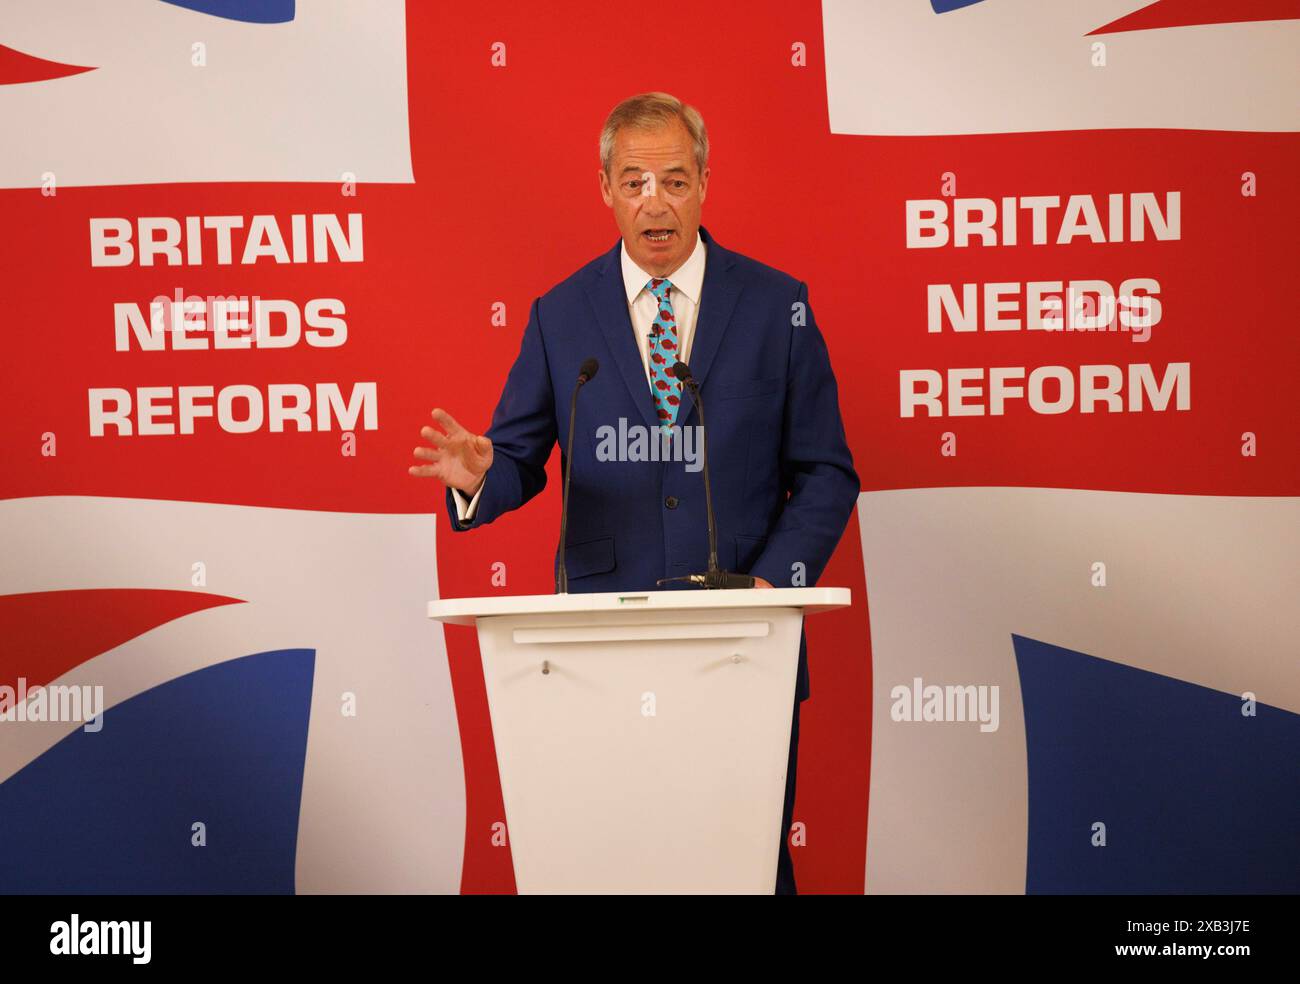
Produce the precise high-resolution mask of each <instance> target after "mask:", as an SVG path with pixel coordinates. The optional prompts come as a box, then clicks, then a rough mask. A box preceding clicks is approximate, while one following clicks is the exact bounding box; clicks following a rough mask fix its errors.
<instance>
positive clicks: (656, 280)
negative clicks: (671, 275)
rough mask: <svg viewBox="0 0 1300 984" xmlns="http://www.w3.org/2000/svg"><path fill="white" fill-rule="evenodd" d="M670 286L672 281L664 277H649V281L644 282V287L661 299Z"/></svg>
mask: <svg viewBox="0 0 1300 984" xmlns="http://www.w3.org/2000/svg"><path fill="white" fill-rule="evenodd" d="M672 286H673V282H672V281H671V280H669V279H667V278H666V277H651V278H650V282H649V283H648V284H646V289H647V290H649V291H650V293H652V294H654V296H655V297H657V298H659V299H660V300H661V301H662V300H663V299H664V298H665V297H666V296H667V294H668V291H669V290H670V289H672Z"/></svg>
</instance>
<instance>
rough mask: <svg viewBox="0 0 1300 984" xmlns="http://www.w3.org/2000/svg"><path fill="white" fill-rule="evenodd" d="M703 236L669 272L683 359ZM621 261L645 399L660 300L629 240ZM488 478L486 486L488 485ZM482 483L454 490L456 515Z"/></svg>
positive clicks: (466, 509)
mask: <svg viewBox="0 0 1300 984" xmlns="http://www.w3.org/2000/svg"><path fill="white" fill-rule="evenodd" d="M705 252H706V250H705V246H704V239H703V237H702V236H700V234H699V232H696V233H695V249H693V250H692V251H691V255H690V256H688V257H687V258H686V262H685V263H683V264H682V265H681V266H679V267H678V268H677V269H676V270H674V271H673V272H672V273H670V274H668V279H669V280H671V281H672V284H673V287H672V290H671V291H669V292H668V299H669V300H670V301H671V302H672V306H673V320H674V321H675V322H676V324H677V347H678V351H679V352H681V354H682V361H683V362H690V360H691V342H693V341H694V340H695V321H696V317H697V316H698V314H699V310H700V294H701V293H702V292H703V290H704V261H705ZM620 253H621V262H622V267H623V289H624V291H625V292H626V294H627V312H628V316H629V317H630V318H631V319H632V331H633V333H634V334H635V335H636V347H637V349H638V351H640V353H641V365H642V366H643V367H644V368H645V380H646V392H645V398H646V399H647V400H649V399H651V397H652V394H651V392H650V335H651V333H652V332H653V330H654V320H655V315H657V314H658V313H659V302H658V301H657V300H655V296H654V295H653V294H652V293H650V291H649V290H647V289H646V284H647V283H649V282H650V280H651V278H652V277H653V274H649V273H646V272H645V271H644V270H642V269H641V268H640V267H639V266H637V265H636V263H635V262H633V260H632V257H631V256H629V255H628V252H627V243H623V244H622V247H621V250H620ZM486 484H487V482H486V481H485V482H484V483H483V485H486ZM483 485H480V486H479V489H478V491H477V492H475V493H474V498H473V499H466V498H465V493H463V492H461V491H460V489H452V490H451V492H452V499H453V500H454V501H455V503H456V518H457V519H458V520H459V521H460V522H462V523H466V522H469V521H470V520H471V519H473V518H474V513H475V511H476V510H477V509H478V500H479V496H481V495H482V494H483Z"/></svg>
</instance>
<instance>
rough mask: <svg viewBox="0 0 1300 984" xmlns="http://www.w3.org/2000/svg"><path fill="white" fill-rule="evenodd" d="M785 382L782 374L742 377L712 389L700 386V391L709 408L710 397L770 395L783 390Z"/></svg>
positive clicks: (717, 398)
mask: <svg viewBox="0 0 1300 984" xmlns="http://www.w3.org/2000/svg"><path fill="white" fill-rule="evenodd" d="M783 382H784V380H783V379H782V378H781V377H780V376H774V377H773V378H771V379H742V380H739V381H738V382H729V383H721V384H719V385H718V386H715V387H713V388H712V389H709V388H708V386H707V385H706V386H703V387H701V388H700V392H701V393H703V394H704V401H705V407H706V408H707V406H708V401H709V398H710V397H712V398H713V399H715V400H743V399H745V398H747V397H751V396H770V395H771V394H773V393H779V392H780V391H781V385H782V383H783Z"/></svg>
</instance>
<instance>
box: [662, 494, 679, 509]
mask: <svg viewBox="0 0 1300 984" xmlns="http://www.w3.org/2000/svg"><path fill="white" fill-rule="evenodd" d="M664 505H665V506H667V507H668V508H669V509H676V508H677V496H675V495H670V496H669V497H668V498H667V499H665V500H664Z"/></svg>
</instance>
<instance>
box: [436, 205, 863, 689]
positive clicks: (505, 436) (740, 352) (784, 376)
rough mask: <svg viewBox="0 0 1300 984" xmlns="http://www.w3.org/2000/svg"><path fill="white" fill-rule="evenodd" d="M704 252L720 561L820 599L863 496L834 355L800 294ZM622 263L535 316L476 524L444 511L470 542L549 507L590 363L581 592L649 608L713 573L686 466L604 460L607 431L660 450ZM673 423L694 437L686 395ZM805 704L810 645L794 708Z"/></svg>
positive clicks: (580, 517) (576, 453) (570, 558)
mask: <svg viewBox="0 0 1300 984" xmlns="http://www.w3.org/2000/svg"><path fill="white" fill-rule="evenodd" d="M700 235H701V236H702V237H703V239H704V241H705V243H706V244H707V246H708V251H707V254H706V256H707V259H706V262H705V271H704V287H703V290H702V292H701V298H700V309H699V312H698V315H697V319H696V325H695V335H694V340H693V341H692V343H691V358H690V366H691V371H692V372H693V373H694V375H695V378H696V379H697V380H698V381H699V383H700V392H701V395H702V398H703V400H704V410H705V420H706V423H707V425H708V441H709V478H710V482H711V484H712V488H713V504H714V511H715V513H716V515H717V523H718V560H719V563H720V564H721V565H722V566H723V567H725V568H728V569H730V570H733V571H738V572H742V573H749V574H754V575H756V576H758V577H762V578H765V579H766V580H768V581H770V582H771V583H772V584H773V585H775V586H776V587H788V586H791V585H792V584H794V585H801V584H802V585H807V586H812V585H814V584H816V583H817V579H818V578H819V577H820V576H821V573H822V569H823V568H824V567H825V566H826V563H827V561H828V560H829V559H830V556H831V553H832V551H834V549H835V545H836V544H837V543H838V542H839V539H840V535H841V534H842V533H843V532H844V528H845V526H846V524H847V523H848V520H849V515H850V513H851V512H852V509H853V505H854V503H855V502H856V501H857V495H858V491H859V485H858V476H857V473H856V472H855V471H854V470H853V457H852V455H851V454H850V453H849V448H848V444H847V442H846V441H845V438H844V425H843V422H842V420H841V419H840V409H839V399H838V395H837V390H836V385H835V376H834V374H833V373H832V372H831V365H830V359H829V357H828V354H827V351H826V343H825V341H824V340H823V339H822V336H821V332H820V331H818V329H817V323H816V321H815V320H814V319H813V315H812V310H811V308H810V307H809V306H808V291H807V287H806V285H804V284H803V283H801V282H800V281H798V280H796V279H794V278H793V277H790V276H788V275H787V274H784V273H782V272H781V271H779V270H775V269H773V268H771V267H768V266H764V265H763V264H762V263H759V262H757V261H755V260H752V259H750V258H748V257H746V256H742V255H741V254H739V253H733V252H732V251H731V250H728V249H724V248H723V247H722V246H720V245H719V244H718V243H717V242H716V241H715V240H714V239H713V237H712V236H710V235H709V233H708V231H707V230H706V229H704V228H703V227H701V229H700ZM619 251H620V243H615V244H614V246H613V248H612V249H610V250H609V251H608V252H606V253H605V254H604V255H603V256H600V257H598V258H597V259H595V260H593V261H592V262H591V263H588V264H587V265H586V266H584V267H583V268H582V269H580V270H579V271H578V272H577V273H575V274H573V276H571V277H569V278H568V279H567V280H565V281H563V282H562V283H560V284H557V285H556V286H555V287H553V288H552V289H551V290H550V291H548V292H547V293H546V294H545V295H544V296H542V297H540V298H538V299H537V300H535V301H534V302H533V305H532V309H531V311H530V312H529V317H528V327H527V328H526V329H525V330H524V337H523V343H522V345H521V346H520V350H519V356H518V358H517V359H516V360H515V364H514V366H513V367H512V368H511V370H510V375H509V377H508V379H507V380H506V385H505V389H504V390H503V391H502V394H501V399H500V402H499V403H498V404H497V408H496V412H495V413H494V414H493V417H492V426H491V428H490V429H489V430H488V432H487V436H488V437H489V438H491V440H492V447H493V460H492V467H491V468H490V469H489V471H488V474H487V480H486V484H485V485H484V488H483V493H482V495H481V497H480V499H479V504H478V509H477V511H476V513H475V515H474V519H473V520H472V521H470V522H466V523H463V524H462V523H459V522H458V521H457V520H456V508H455V503H454V502H453V501H452V498H451V492H450V490H449V491H448V493H447V509H448V514H449V515H450V516H451V524H452V529H454V530H465V529H471V528H473V527H475V526H481V525H482V524H484V523H490V522H492V521H493V520H494V519H496V518H497V517H498V516H500V515H501V514H502V513H505V512H507V511H509V510H511V509H517V508H518V507H519V506H521V505H523V504H524V503H525V502H527V501H528V500H529V499H531V498H532V497H533V496H535V495H536V494H537V493H538V492H540V491H541V490H542V487H543V486H544V485H545V484H546V472H545V465H546V461H547V459H548V458H549V457H550V454H551V449H552V447H553V446H554V445H555V443H556V441H557V439H558V440H559V442H560V444H561V452H562V453H563V450H564V449H563V444H564V441H565V439H566V436H567V433H568V426H569V399H570V395H571V394H572V391H573V387H574V383H575V381H576V380H577V376H578V367H579V366H580V365H581V364H582V362H583V360H584V359H586V358H588V357H594V358H596V359H597V360H599V362H600V370H599V372H598V373H597V374H596V377H595V378H594V379H592V381H591V382H589V383H588V384H587V385H586V386H584V387H583V389H582V392H581V393H580V394H579V395H578V411H577V425H576V430H575V433H574V440H573V478H572V487H571V493H570V494H571V496H572V499H571V504H570V506H569V533H568V541H569V547H568V552H567V555H566V562H567V564H568V572H569V590H570V591H571V592H587V591H645V590H652V589H655V581H656V580H657V579H659V578H661V577H671V576H674V575H680V574H689V573H693V572H697V571H703V570H704V569H705V566H706V563H707V559H708V523H707V519H706V515H705V508H704V477H703V472H701V471H698V470H696V471H688V470H687V462H685V461H669V462H659V461H655V462H651V461H617V460H615V461H609V460H600V459H599V458H598V451H597V448H598V446H599V444H600V440H601V436H602V435H600V434H598V430H599V429H600V428H601V427H602V426H604V425H608V426H610V427H613V428H614V429H615V430H618V429H619V418H624V420H625V421H626V423H625V425H624V426H625V427H633V426H641V427H644V428H646V429H647V432H648V433H653V431H654V429H655V428H656V427H657V423H658V421H657V419H656V417H655V408H654V403H653V399H652V397H651V395H650V388H649V383H648V382H647V380H646V374H645V369H644V367H643V364H642V362H641V355H640V352H639V350H638V348H637V344H636V340H635V336H634V335H633V328H632V321H631V318H630V316H629V314H628V309H627V296H626V293H625V291H624V287H623V274H622V268H621V265H620V253H619ZM677 423H679V424H682V425H683V426H691V425H694V424H698V423H699V411H698V409H697V408H696V407H695V405H694V400H693V399H692V397H691V395H690V393H689V392H686V391H683V393H682V403H681V406H680V408H679V410H678V417H677ZM602 456H604V455H602ZM563 465H564V461H563V458H562V461H561V467H562V468H563ZM556 561H557V564H558V551H557V556H556ZM688 590H701V589H698V588H694V587H688ZM807 695H808V670H807V658H806V646H805V644H804V643H803V642H802V641H801V643H800V652H799V677H798V685H797V696H798V698H799V699H800V700H802V699H804V698H805V697H806V696H807Z"/></svg>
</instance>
